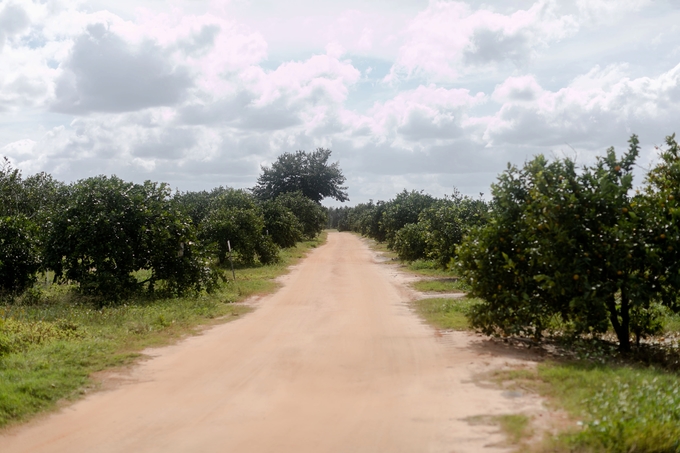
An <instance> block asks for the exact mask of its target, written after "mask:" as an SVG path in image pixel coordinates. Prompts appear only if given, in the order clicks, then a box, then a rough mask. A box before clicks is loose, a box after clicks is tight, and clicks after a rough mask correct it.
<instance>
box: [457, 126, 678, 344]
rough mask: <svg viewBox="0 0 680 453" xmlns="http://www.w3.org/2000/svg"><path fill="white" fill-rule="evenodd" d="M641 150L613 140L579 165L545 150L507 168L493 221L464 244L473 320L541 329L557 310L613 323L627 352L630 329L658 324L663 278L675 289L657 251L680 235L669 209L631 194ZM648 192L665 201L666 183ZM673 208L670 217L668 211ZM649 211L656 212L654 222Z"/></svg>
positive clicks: (588, 328) (577, 322) (586, 326)
mask: <svg viewBox="0 0 680 453" xmlns="http://www.w3.org/2000/svg"><path fill="white" fill-rule="evenodd" d="M672 148H673V147H672V146H671V149H672ZM672 154H673V153H672V151H670V152H669V154H668V155H667V157H668V159H669V160H672V159H673V157H672ZM638 155H639V144H638V139H637V137H636V136H632V137H631V139H630V147H629V150H628V152H627V153H625V154H624V155H623V156H622V157H621V158H618V157H617V156H616V154H615V152H614V149H613V148H610V149H609V150H607V154H606V155H605V156H604V157H601V158H599V159H598V161H597V163H596V165H594V166H591V167H585V168H583V169H582V170H581V171H580V172H578V171H577V170H576V168H575V165H574V163H573V161H571V160H569V159H565V160H561V161H556V162H552V163H548V162H547V161H546V160H545V158H543V157H542V156H539V157H537V158H535V159H534V160H533V161H531V162H528V163H527V164H526V165H525V167H524V169H523V170H521V171H520V170H518V169H516V168H509V169H508V171H507V172H506V173H505V174H503V175H501V177H500V178H499V182H498V183H497V184H495V185H494V186H493V189H492V192H493V195H494V210H493V214H492V221H491V222H490V223H489V225H487V226H485V227H482V228H480V229H478V230H477V231H475V232H474V233H473V234H472V235H471V236H470V237H469V238H468V239H467V240H466V242H465V243H464V245H463V246H462V247H461V250H460V265H461V272H462V274H463V275H464V276H465V278H466V279H467V280H468V282H469V283H470V284H471V286H472V288H473V291H472V292H473V293H474V294H475V295H477V296H480V297H482V298H484V299H485V303H483V304H481V305H480V306H478V307H477V308H476V309H475V312H474V313H473V324H474V325H476V326H477V327H481V328H482V329H483V330H485V331H487V332H492V331H494V330H495V329H500V330H501V331H502V332H504V333H506V334H517V333H530V334H533V335H534V336H540V335H541V333H542V331H543V330H544V329H545V328H546V326H547V325H548V323H549V322H550V319H551V317H554V316H559V317H560V318H561V320H562V322H563V323H565V325H566V326H567V327H568V328H570V329H571V330H572V331H573V332H574V333H576V334H581V333H602V332H604V331H606V330H607V328H608V327H609V326H611V327H612V328H613V330H614V331H615V333H616V335H617V338H618V341H619V347H620V349H621V350H622V351H628V350H630V348H631V344H630V334H631V333H634V334H636V337H637V339H638V341H639V339H640V337H641V336H644V335H646V334H648V333H652V332H654V331H655V330H656V329H657V328H658V325H659V324H658V322H657V321H656V319H655V318H656V315H657V312H656V306H655V301H657V300H659V298H660V297H661V296H663V295H664V291H663V287H664V284H666V285H667V288H668V289H673V290H674V291H676V292H677V290H678V286H677V282H676V281H675V280H674V279H675V276H672V277H671V276H670V274H671V273H672V272H670V271H672V270H676V269H674V268H673V267H672V266H674V264H671V261H672V258H671V259H669V260H668V261H666V260H664V259H659V258H660V257H661V255H660V254H661V252H662V251H663V250H665V251H666V252H671V253H672V252H673V251H674V250H675V248H676V247H677V246H678V245H679V244H678V242H680V238H678V237H677V236H676V235H674V234H672V233H673V231H671V230H669V226H670V225H671V223H670V217H668V216H667V215H666V214H664V215H661V216H658V215H656V214H653V212H654V209H655V208H654V203H653V202H651V203H650V202H648V201H645V198H644V197H641V196H634V195H633V194H632V193H631V192H632V181H633V174H632V171H633V166H634V164H635V159H636V158H637V156H638ZM662 172H663V171H662ZM654 175H655V173H654V172H653V173H652V176H650V178H651V179H650V180H651V181H653V176H654ZM670 187H672V184H671V185H669V188H670ZM676 187H677V186H675V187H673V188H671V189H669V190H671V191H675V190H677V189H676ZM650 190H651V189H650ZM651 193H653V194H654V195H655V196H657V197H659V198H657V202H658V201H659V200H660V201H661V204H664V202H663V200H664V195H659V194H662V193H663V191H662V190H651ZM665 197H666V199H669V198H670V194H668V192H667V193H666V195H665ZM667 214H668V215H670V216H671V217H672V211H671V210H669V211H668V213H667ZM651 218H657V219H658V220H656V221H654V225H656V227H654V226H650V223H649V222H650V219H651ZM663 219H665V220H663ZM650 231H652V234H650ZM667 233H668V234H667ZM659 246H661V247H659ZM669 247H670V248H669ZM661 262H663V263H664V264H659V263H661ZM658 266H662V267H663V269H659V268H658ZM667 276H668V277H670V278H667ZM665 293H666V294H671V293H670V292H669V291H666V292H665ZM673 299H674V300H677V296H674V297H673ZM666 304H667V305H669V306H671V308H674V307H675V308H676V309H677V306H676V305H672V304H671V303H670V301H666Z"/></svg>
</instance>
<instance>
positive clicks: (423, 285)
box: [411, 278, 470, 293]
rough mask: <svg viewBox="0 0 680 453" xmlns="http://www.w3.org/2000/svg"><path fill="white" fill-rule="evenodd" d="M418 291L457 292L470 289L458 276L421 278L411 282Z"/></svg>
mask: <svg viewBox="0 0 680 453" xmlns="http://www.w3.org/2000/svg"><path fill="white" fill-rule="evenodd" d="M411 286H412V287H413V288H415V289H417V290H418V291H422V292H425V293H457V292H466V291H469V289H470V288H469V286H468V285H466V284H465V283H464V282H463V281H461V280H458V279H457V278H438V279H435V280H420V281H417V282H414V283H412V284H411Z"/></svg>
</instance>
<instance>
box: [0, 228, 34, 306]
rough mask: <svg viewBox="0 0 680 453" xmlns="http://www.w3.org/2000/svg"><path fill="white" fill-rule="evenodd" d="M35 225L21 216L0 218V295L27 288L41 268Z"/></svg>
mask: <svg viewBox="0 0 680 453" xmlns="http://www.w3.org/2000/svg"><path fill="white" fill-rule="evenodd" d="M36 230H37V227H36V225H35V224H34V223H33V222H31V221H30V220H28V219H27V218H26V217H25V216H24V215H22V214H19V215H15V216H12V217H0V295H1V294H3V293H4V294H10V295H15V294H18V293H21V292H22V291H24V290H25V289H26V288H29V287H30V286H31V285H33V283H35V280H36V272H37V271H38V269H39V268H40V256H39V249H38V244H37V240H36V237H37V231H36Z"/></svg>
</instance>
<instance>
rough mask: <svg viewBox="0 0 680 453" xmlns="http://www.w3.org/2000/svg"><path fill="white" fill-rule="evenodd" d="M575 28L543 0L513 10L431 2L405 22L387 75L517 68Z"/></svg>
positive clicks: (450, 75) (446, 76) (441, 76)
mask: <svg viewBox="0 0 680 453" xmlns="http://www.w3.org/2000/svg"><path fill="white" fill-rule="evenodd" d="M577 28H578V26H577V23H576V21H575V19H574V18H573V17H572V16H570V15H558V14H557V11H556V7H555V4H554V2H552V1H548V0H540V1H538V2H536V3H534V4H533V6H531V8H529V9H527V10H518V11H516V12H514V13H512V14H501V13H496V12H494V11H492V10H490V9H483V8H482V9H478V10H473V9H472V8H471V7H470V6H469V5H468V4H467V3H464V2H449V1H432V2H431V3H430V5H429V7H428V8H427V9H426V10H425V11H423V12H421V13H420V14H418V16H416V17H415V18H414V19H413V21H412V22H411V23H410V25H409V27H408V29H407V31H406V33H405V35H406V42H405V43H404V44H403V45H402V46H401V48H400V50H399V56H398V57H397V60H396V63H395V65H394V67H393V68H392V72H391V73H390V76H389V77H388V79H387V80H392V79H394V78H395V77H398V76H406V77H411V76H423V77H427V78H430V79H432V80H440V81H441V80H455V79H456V78H457V76H459V75H460V74H461V73H466V72H468V71H470V70H473V69H475V68H477V69H479V68H480V67H481V68H482V69H484V68H486V67H495V66H498V65H502V64H504V63H507V62H511V63H514V65H515V66H518V67H522V66H524V65H525V64H526V63H527V62H528V61H530V60H531V59H532V58H533V57H534V55H535V54H536V53H537V52H538V51H539V50H540V49H542V48H544V47H546V46H547V45H548V44H549V43H550V42H552V41H555V40H559V39H561V38H564V37H566V36H568V35H570V34H572V33H574V32H575V31H576V29H577Z"/></svg>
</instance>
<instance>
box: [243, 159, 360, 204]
mask: <svg viewBox="0 0 680 453" xmlns="http://www.w3.org/2000/svg"><path fill="white" fill-rule="evenodd" d="M330 156H331V150H330V149H324V148H317V149H316V151H313V152H311V153H307V152H305V151H295V153H284V154H282V155H280V156H279V157H278V159H277V160H276V162H274V163H273V164H272V165H271V167H266V166H263V167H262V174H261V175H260V177H259V178H258V180H257V185H256V186H255V187H254V188H253V193H254V194H255V196H257V197H258V198H259V199H261V200H270V199H274V198H276V197H277V196H279V195H281V194H284V193H291V192H302V194H303V195H304V196H305V197H307V198H309V199H310V200H313V201H315V202H317V203H320V202H321V200H323V199H324V198H334V199H336V200H338V201H340V202H345V201H349V197H348V196H347V191H346V190H347V187H345V186H343V185H342V184H343V183H344V182H345V177H344V176H343V174H342V170H340V167H339V164H338V162H335V163H332V164H329V163H328V159H329V158H330Z"/></svg>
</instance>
